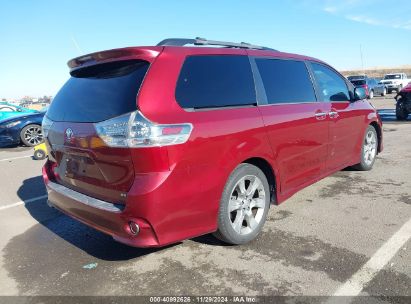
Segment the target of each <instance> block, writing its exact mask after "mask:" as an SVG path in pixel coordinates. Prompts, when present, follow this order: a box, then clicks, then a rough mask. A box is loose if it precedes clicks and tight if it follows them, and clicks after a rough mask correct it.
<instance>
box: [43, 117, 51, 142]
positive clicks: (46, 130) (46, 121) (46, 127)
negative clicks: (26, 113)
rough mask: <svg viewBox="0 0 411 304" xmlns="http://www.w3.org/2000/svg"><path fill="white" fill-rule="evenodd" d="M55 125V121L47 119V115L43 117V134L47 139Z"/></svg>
mask: <svg viewBox="0 0 411 304" xmlns="http://www.w3.org/2000/svg"><path fill="white" fill-rule="evenodd" d="M52 125H53V121H51V120H50V119H48V118H47V116H46V115H44V117H43V121H42V123H41V132H42V133H43V137H44V138H46V137H47V136H48V135H49V130H50V128H51V126H52Z"/></svg>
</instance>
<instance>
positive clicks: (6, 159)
mask: <svg viewBox="0 0 411 304" xmlns="http://www.w3.org/2000/svg"><path fill="white" fill-rule="evenodd" d="M28 157H32V155H26V156H17V157H11V158H4V159H0V162H3V161H10V160H15V159H21V158H28Z"/></svg>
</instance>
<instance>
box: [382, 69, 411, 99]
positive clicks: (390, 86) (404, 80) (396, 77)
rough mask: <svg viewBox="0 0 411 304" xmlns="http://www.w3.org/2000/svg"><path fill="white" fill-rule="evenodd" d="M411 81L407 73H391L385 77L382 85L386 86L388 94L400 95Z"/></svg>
mask: <svg viewBox="0 0 411 304" xmlns="http://www.w3.org/2000/svg"><path fill="white" fill-rule="evenodd" d="M410 81H411V79H409V78H408V77H407V75H406V74H405V73H391V74H387V75H385V76H384V78H383V79H382V80H381V81H380V83H382V84H384V85H385V87H386V88H387V92H388V94H391V93H392V91H397V93H399V92H400V91H401V90H402V88H404V87H406V86H407V85H408V83H409V82H410Z"/></svg>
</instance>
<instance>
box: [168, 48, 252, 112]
mask: <svg viewBox="0 0 411 304" xmlns="http://www.w3.org/2000/svg"><path fill="white" fill-rule="evenodd" d="M176 99H177V102H178V103H179V104H180V106H181V107H183V108H208V107H224V106H236V105H249V104H255V103H256V97H255V89H254V81H253V76H252V72H251V66H250V62H249V60H248V57H247V56H231V55H227V56H190V57H187V59H186V60H185V62H184V65H183V67H182V69H181V72H180V76H179V79H178V82H177V88H176Z"/></svg>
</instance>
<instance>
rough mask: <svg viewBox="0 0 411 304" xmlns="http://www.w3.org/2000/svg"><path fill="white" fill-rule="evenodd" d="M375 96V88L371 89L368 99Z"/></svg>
mask: <svg viewBox="0 0 411 304" xmlns="http://www.w3.org/2000/svg"><path fill="white" fill-rule="evenodd" d="M373 98H374V90H371V91H370V94H369V95H368V99H373Z"/></svg>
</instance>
